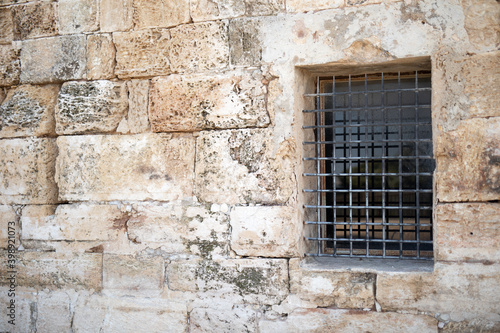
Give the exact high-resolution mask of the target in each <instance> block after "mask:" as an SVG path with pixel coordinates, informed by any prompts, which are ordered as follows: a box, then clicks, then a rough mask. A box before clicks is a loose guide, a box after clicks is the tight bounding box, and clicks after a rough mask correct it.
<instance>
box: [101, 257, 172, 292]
mask: <svg viewBox="0 0 500 333" xmlns="http://www.w3.org/2000/svg"><path fill="white" fill-rule="evenodd" d="M164 271H165V267H164V259H163V258H162V257H152V258H136V257H133V256H127V255H114V254H104V256H103V280H102V286H103V292H104V293H105V294H110V295H125V296H134V295H142V296H148V297H152V296H158V295H159V294H160V292H161V291H162V289H163V281H164V276H163V274H164Z"/></svg>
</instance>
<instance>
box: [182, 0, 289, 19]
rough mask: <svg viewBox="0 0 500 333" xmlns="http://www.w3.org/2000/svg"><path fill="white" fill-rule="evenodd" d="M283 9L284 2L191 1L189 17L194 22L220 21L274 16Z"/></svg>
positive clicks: (275, 0)
mask: <svg viewBox="0 0 500 333" xmlns="http://www.w3.org/2000/svg"><path fill="white" fill-rule="evenodd" d="M284 9H285V1H284V0H244V1H233V0H214V1H204V0H193V1H191V16H192V18H193V21H194V22H199V21H209V20H220V19H226V18H235V17H240V16H265V15H276V14H278V13H279V12H283V11H284Z"/></svg>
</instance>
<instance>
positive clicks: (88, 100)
mask: <svg viewBox="0 0 500 333" xmlns="http://www.w3.org/2000/svg"><path fill="white" fill-rule="evenodd" d="M127 108H128V94H127V86H126V84H125V82H114V81H104V80H100V81H87V82H66V83H64V84H63V85H62V87H61V90H60V92H59V96H58V98H57V108H56V132H57V133H58V134H83V133H109V132H114V131H115V130H116V128H117V127H118V124H119V123H120V121H121V120H122V118H123V117H124V116H125V114H126V112H127Z"/></svg>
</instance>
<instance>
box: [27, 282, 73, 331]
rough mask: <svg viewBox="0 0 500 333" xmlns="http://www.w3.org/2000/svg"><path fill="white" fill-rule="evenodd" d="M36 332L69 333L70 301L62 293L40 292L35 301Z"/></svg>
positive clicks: (64, 293)
mask: <svg viewBox="0 0 500 333" xmlns="http://www.w3.org/2000/svg"><path fill="white" fill-rule="evenodd" d="M36 307H37V309H36V310H37V311H36V314H37V317H36V331H37V332H71V320H72V317H73V315H72V313H71V312H72V311H71V299H70V297H69V295H68V294H67V293H66V292H64V291H60V292H46V291H40V292H39V294H38V300H37V304H36Z"/></svg>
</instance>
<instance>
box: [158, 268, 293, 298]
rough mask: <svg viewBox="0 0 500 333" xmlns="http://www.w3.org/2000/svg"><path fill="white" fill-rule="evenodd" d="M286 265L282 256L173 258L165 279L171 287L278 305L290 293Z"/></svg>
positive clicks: (220, 296) (172, 288) (171, 288)
mask: <svg viewBox="0 0 500 333" xmlns="http://www.w3.org/2000/svg"><path fill="white" fill-rule="evenodd" d="M287 266H288V265H287V261H286V260H283V259H220V260H194V259H192V260H188V261H185V260H184V261H172V262H171V263H170V264H168V265H167V269H166V275H167V276H166V278H167V282H168V287H169V289H170V290H178V291H191V292H200V293H202V294H207V295H212V296H214V297H217V298H227V297H232V298H233V299H235V300H236V299H237V296H238V295H239V296H240V300H242V301H244V302H250V303H264V304H277V303H279V302H280V301H282V300H283V299H284V298H285V297H286V295H287V294H288V267H287Z"/></svg>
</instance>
